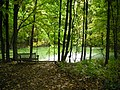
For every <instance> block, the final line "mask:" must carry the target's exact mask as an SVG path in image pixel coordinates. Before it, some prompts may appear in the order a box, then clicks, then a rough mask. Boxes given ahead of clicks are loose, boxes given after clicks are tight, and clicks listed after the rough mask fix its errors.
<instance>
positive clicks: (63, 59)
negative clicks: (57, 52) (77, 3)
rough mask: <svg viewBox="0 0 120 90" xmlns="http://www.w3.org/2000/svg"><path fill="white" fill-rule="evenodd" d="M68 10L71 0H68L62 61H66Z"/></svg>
mask: <svg viewBox="0 0 120 90" xmlns="http://www.w3.org/2000/svg"><path fill="white" fill-rule="evenodd" d="M68 8H69V0H67V8H66V20H65V31H64V38H63V48H62V56H61V61H65V58H64V57H65V56H64V51H65V40H66V32H67V24H68Z"/></svg>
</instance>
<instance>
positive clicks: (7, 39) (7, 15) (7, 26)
mask: <svg viewBox="0 0 120 90" xmlns="http://www.w3.org/2000/svg"><path fill="white" fill-rule="evenodd" d="M8 18H9V0H6V61H7V62H9V61H10V59H9V58H10V57H9V20H8Z"/></svg>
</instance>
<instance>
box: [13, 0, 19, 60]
mask: <svg viewBox="0 0 120 90" xmlns="http://www.w3.org/2000/svg"><path fill="white" fill-rule="evenodd" d="M18 11H19V3H18V0H14V18H13V59H14V60H17V35H18V31H17V23H18V22H17V20H18Z"/></svg>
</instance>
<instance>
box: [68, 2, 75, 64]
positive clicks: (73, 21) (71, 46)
mask: <svg viewBox="0 0 120 90" xmlns="http://www.w3.org/2000/svg"><path fill="white" fill-rule="evenodd" d="M75 2H76V0H74V5H73V14H74V17H73V20H72V31H71V32H72V33H71V45H70V55H69V63H70V62H71V56H72V48H73V29H74V23H75V19H76V12H75V10H76V8H75Z"/></svg>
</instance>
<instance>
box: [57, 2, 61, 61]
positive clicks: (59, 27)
mask: <svg viewBox="0 0 120 90" xmlns="http://www.w3.org/2000/svg"><path fill="white" fill-rule="evenodd" d="M61 9H62V0H60V11H59V30H58V61H60V31H61V12H62V10H61Z"/></svg>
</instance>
